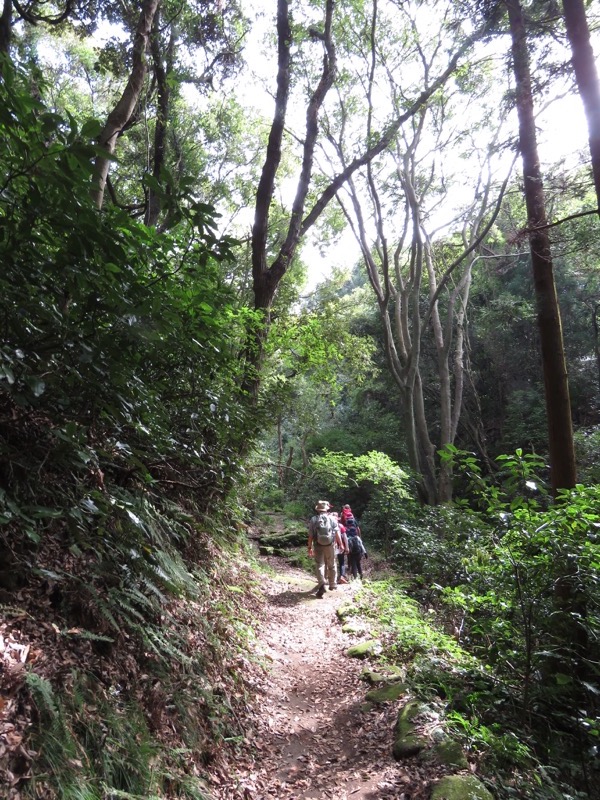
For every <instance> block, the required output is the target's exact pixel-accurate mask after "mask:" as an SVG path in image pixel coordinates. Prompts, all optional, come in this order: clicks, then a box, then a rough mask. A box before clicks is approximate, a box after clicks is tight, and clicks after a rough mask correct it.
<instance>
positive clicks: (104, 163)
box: [92, 0, 160, 208]
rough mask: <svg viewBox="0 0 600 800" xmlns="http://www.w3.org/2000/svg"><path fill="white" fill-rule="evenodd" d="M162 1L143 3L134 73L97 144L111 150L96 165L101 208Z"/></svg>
mask: <svg viewBox="0 0 600 800" xmlns="http://www.w3.org/2000/svg"><path fill="white" fill-rule="evenodd" d="M159 3H160V0H145V2H144V3H143V5H142V11H141V13H140V18H139V21H138V24H137V28H136V31H135V36H134V41H133V55H132V65H131V74H130V76H129V80H128V81H127V85H126V86H125V89H124V91H123V94H122V95H121V99H120V100H119V102H118V103H117V105H116V106H115V107H114V108H113V110H112V111H111V112H110V114H109V115H108V119H107V121H106V125H105V126H104V129H103V131H102V132H101V134H100V136H99V138H98V144H99V145H100V146H101V147H103V148H104V149H105V150H106V151H107V152H108V155H104V154H103V155H99V156H97V158H96V161H95V164H94V189H93V192H92V197H93V199H94V201H95V202H96V205H97V206H98V208H102V203H103V202H104V190H105V188H106V179H107V177H108V167H109V164H110V156H111V155H112V154H113V153H114V152H115V148H116V145H117V138H118V136H119V134H120V133H121V131H122V130H123V128H124V127H125V126H126V125H127V123H128V122H129V121H130V119H131V117H132V115H133V112H134V110H135V107H136V105H137V102H138V100H139V98H140V95H141V93H142V87H143V85H144V78H145V76H146V49H147V46H148V40H149V37H150V31H151V30H152V23H153V21H154V16H155V14H156V11H157V9H158V5H159Z"/></svg>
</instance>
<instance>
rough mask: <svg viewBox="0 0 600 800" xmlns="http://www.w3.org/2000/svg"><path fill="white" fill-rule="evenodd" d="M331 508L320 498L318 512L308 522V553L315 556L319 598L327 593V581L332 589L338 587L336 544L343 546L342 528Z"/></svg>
mask: <svg viewBox="0 0 600 800" xmlns="http://www.w3.org/2000/svg"><path fill="white" fill-rule="evenodd" d="M330 508H331V506H330V505H329V503H328V502H327V500H319V502H318V503H317V505H316V506H315V511H316V514H315V515H314V516H313V517H311V520H310V522H309V523H308V555H309V556H311V557H312V556H313V555H314V557H315V572H316V574H317V580H318V582H319V588H318V589H317V597H318V598H319V599H320V598H321V597H323V595H324V594H325V585H326V583H327V582H328V583H329V590H330V591H332V590H333V589H337V569H336V557H335V545H336V543H337V545H338V547H343V545H342V539H341V536H340V529H339V528H338V524H337V520H336V519H334V518H333V517H332V516H330V514H329V509H330Z"/></svg>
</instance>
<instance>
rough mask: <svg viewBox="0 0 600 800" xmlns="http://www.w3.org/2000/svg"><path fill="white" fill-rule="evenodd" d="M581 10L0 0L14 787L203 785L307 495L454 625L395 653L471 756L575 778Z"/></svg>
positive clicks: (583, 385) (8, 730)
mask: <svg viewBox="0 0 600 800" xmlns="http://www.w3.org/2000/svg"><path fill="white" fill-rule="evenodd" d="M599 25H600V16H599V9H598V8H597V7H596V6H595V4H593V3H585V2H583V0H581V1H580V0H564V3H563V4H560V3H558V2H554V1H553V0H548V1H546V0H539V1H538V0H535V2H529V3H521V2H520V1H519V0H485V1H484V0H481V2H479V1H476V0H473V1H472V2H471V0H464V1H463V0H416V1H415V2H403V0H373V2H362V0H347V1H346V0H338V2H336V3H334V2H333V0H318V1H317V2H293V3H288V2H287V0H277V2H273V3H272V4H269V6H268V7H266V6H265V5H264V4H260V3H255V4H252V3H246V2H238V1H237V0H231V2H230V0H222V2H218V3H211V2H205V1H204V0H181V1H180V0H178V1H177V2H172V0H162V2H161V1H160V0H143V2H141V3H137V4H136V3H131V2H119V3H114V2H110V1H108V2H101V1H100V0H90V1H89V2H86V0H66V2H64V3H60V2H57V3H54V2H45V1H44V2H42V1H41V0H29V2H26V3H17V2H16V0H3V4H2V15H1V17H0V92H1V95H2V96H1V102H0V136H1V142H2V147H1V148H0V253H1V260H2V271H1V274H0V325H1V326H2V337H1V340H0V446H1V457H0V523H1V525H0V603H1V607H2V611H3V619H2V628H1V630H0V633H1V635H2V639H1V641H2V643H3V647H4V655H3V658H4V662H3V666H4V673H3V677H2V680H3V685H2V689H3V695H2V699H1V702H0V712H1V713H2V714H3V716H4V722H3V724H4V726H5V727H4V728H3V729H2V735H3V736H4V740H3V742H4V744H3V750H2V753H1V755H0V770H1V771H0V780H3V781H4V783H5V785H6V786H7V787H8V789H7V791H8V797H10V798H17V797H21V796H22V797H63V798H90V800H91V799H92V798H103V797H111V798H112V797H150V796H152V797H203V796H205V795H204V794H203V790H202V789H201V788H198V787H199V786H200V783H199V782H201V778H202V774H203V770H205V769H206V768H208V765H209V764H210V763H211V760H212V759H214V758H215V753H216V752H217V751H218V749H219V747H221V746H222V745H223V743H224V742H226V741H229V740H230V738H231V737H230V736H229V728H228V725H229V724H230V720H231V719H232V718H234V717H235V714H236V702H237V701H236V699H235V698H236V697H238V696H239V692H238V690H239V691H242V690H241V689H240V688H239V687H240V686H243V674H242V669H241V667H240V662H239V654H240V652H243V650H244V648H245V647H246V646H247V642H248V639H249V636H250V633H249V631H250V629H251V613H250V611H248V612H247V614H243V615H242V616H240V605H239V604H240V599H239V597H238V592H239V591H241V590H240V589H239V586H240V581H241V580H242V579H241V577H240V574H239V566H240V564H251V563H252V561H253V554H252V552H251V550H250V549H249V545H248V541H247V526H248V525H249V524H250V523H251V522H252V520H253V519H254V517H255V515H256V514H257V513H258V512H260V511H264V510H265V509H266V510H269V509H271V510H277V511H279V512H283V513H285V514H286V515H288V516H289V517H290V518H291V519H296V520H303V519H304V520H305V519H306V518H307V517H308V516H309V515H310V513H311V509H312V508H313V506H314V503H315V501H316V500H317V499H318V498H323V497H327V498H329V499H330V500H331V501H332V502H335V503H336V504H339V503H341V502H350V503H351V504H352V506H353V508H354V509H355V511H356V513H357V514H358V516H359V517H360V520H361V525H362V527H363V531H364V534H365V536H367V537H369V539H370V541H371V542H372V546H373V547H375V548H377V549H378V550H379V551H380V553H381V554H382V557H384V558H385V559H386V562H387V564H388V565H390V566H392V567H393V568H395V569H397V570H398V572H399V573H401V574H403V575H405V576H407V581H408V583H407V586H408V588H409V590H410V591H411V592H412V593H413V595H414V596H415V597H417V598H418V599H419V600H420V601H422V602H423V603H425V604H426V605H427V606H429V607H433V608H435V609H437V610H438V612H439V614H440V619H442V620H443V622H442V623H441V624H442V625H445V626H446V627H447V628H448V630H449V632H450V633H452V634H453V635H454V637H455V639H456V641H457V644H458V645H460V646H461V647H464V648H465V649H466V650H467V651H468V652H469V653H470V654H471V656H472V657H473V658H476V659H479V660H480V661H479V662H478V664H479V666H477V667H475V666H473V664H472V663H471V665H470V666H469V668H468V669H467V668H465V672H464V673H463V672H461V673H460V680H458V679H457V673H456V670H454V672H453V671H452V670H449V671H446V672H444V669H442V668H440V669H441V673H440V674H436V675H433V673H427V675H424V674H421V678H420V680H421V689H422V691H423V692H426V691H432V692H433V691H436V692H438V694H441V695H443V696H444V697H445V698H447V700H448V703H449V706H450V707H451V709H452V714H453V720H454V725H455V726H456V727H457V729H458V730H461V731H462V735H463V736H465V737H466V738H467V739H468V740H469V741H470V743H471V746H472V747H473V748H474V750H478V749H479V751H480V752H481V753H482V754H485V756H486V758H487V759H488V760H487V762H486V763H487V769H488V770H489V771H490V772H494V771H495V774H498V775H506V774H509V773H511V774H512V773H513V772H514V771H515V770H517V771H520V772H522V773H523V775H527V776H529V778H528V779H527V781H529V782H527V781H526V783H525V784H523V785H524V786H525V785H526V787H527V788H524V789H523V790H522V791H523V792H524V794H522V795H521V796H531V797H540V798H542V797H544V798H550V797H552V798H554V797H567V796H569V797H570V796H573V797H577V796H581V797H591V796H593V793H594V786H596V785H597V779H598V761H597V742H598V737H600V716H599V706H598V696H599V691H600V690H599V688H598V659H599V656H600V650H599V647H598V633H599V617H598V612H599V608H598V605H599V602H600V549H599V546H598V526H599V525H600V505H599V501H600V494H599V489H598V486H599V484H600V457H599V455H598V454H599V452H600V332H599V324H600V266H599V265H600V236H599V233H600V228H599V225H600V222H599V214H600V212H599V197H600V84H599V81H598V74H597V67H596V63H595V58H594V51H595V52H596V53H598V51H599V49H600V43H599V39H598V29H599ZM565 101H569V102H570V103H571V105H566V106H562V108H566V109H571V112H569V111H566V112H565V111H563V112H561V113H562V114H563V116H564V114H565V113H567V114H569V113H574V112H573V111H572V109H573V108H575V105H574V104H577V108H578V109H579V108H581V109H583V111H584V112H585V114H583V113H582V116H581V117H580V118H577V117H574V118H575V119H580V122H573V131H572V137H571V135H569V136H568V141H565V136H564V134H557V131H558V130H562V127H560V128H559V127H558V126H557V123H556V117H554V118H553V117H552V113H553V108H555V106H556V104H558V103H560V102H565ZM553 119H554V122H553V121H552V120H553ZM586 123H587V130H584V126H585V125H586ZM577 128H579V129H577ZM567 130H568V126H567ZM578 137H579V138H578ZM572 142H573V143H575V142H579V144H578V145H575V144H573V143H572ZM323 274H325V276H326V277H325V278H324V279H323V280H322V281H321V282H319V283H317V282H316V276H317V275H323ZM246 588H247V587H246ZM245 591H246V589H244V592H245ZM250 594H251V592H250ZM247 607H248V608H251V604H248V606H247ZM442 673H443V677H440V675H441V674H442ZM236 687H237V689H236ZM165 709H170V711H169V714H170V718H171V729H172V736H173V740H174V741H176V745H174V744H173V742H165V740H164V726H163V722H164V720H163V715H164V714H166V713H167V712H166V711H165ZM490 717H491V718H490ZM6 726H8V727H6ZM107 730H110V731H111V742H112V744H111V746H110V747H106V746H105V745H106V741H107ZM8 734H10V735H11V736H12V737H13V738H12V739H11V738H10V736H8ZM15 736H16V737H17V739H15V738H14V737H15ZM7 737H8V738H7ZM161 737H162V738H161ZM17 740H18V741H17ZM15 742H16V744H15ZM190 753H192V754H193V755H192V756H190ZM82 754H84V755H82ZM482 757H483V756H482ZM190 763H193V768H191V767H190ZM156 764H160V767H159V768H158V767H156ZM540 776H541V777H540ZM524 780H525V779H524ZM594 781H596V784H595V783H594ZM499 785H500V786H502V785H506V786H507V785H508V782H506V781H503V780H500V782H499ZM510 793H511V791H510V790H509V789H508V788H507V789H506V796H509V795H510ZM513 794H514V793H513Z"/></svg>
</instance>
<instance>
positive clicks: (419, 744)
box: [392, 733, 427, 761]
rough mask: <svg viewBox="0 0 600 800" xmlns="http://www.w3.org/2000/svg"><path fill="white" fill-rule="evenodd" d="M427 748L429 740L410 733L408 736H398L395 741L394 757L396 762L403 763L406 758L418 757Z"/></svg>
mask: <svg viewBox="0 0 600 800" xmlns="http://www.w3.org/2000/svg"><path fill="white" fill-rule="evenodd" d="M426 747H427V740H426V739H425V738H423V737H422V736H419V735H418V734H416V733H410V734H407V735H406V736H396V738H395V739H394V746H393V747H392V755H393V756H394V758H395V759H396V761H402V760H403V759H405V758H412V757H413V756H416V755H418V754H419V753H420V752H421V750H424V749H425V748H426Z"/></svg>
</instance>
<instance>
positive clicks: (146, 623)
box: [7, 500, 259, 800]
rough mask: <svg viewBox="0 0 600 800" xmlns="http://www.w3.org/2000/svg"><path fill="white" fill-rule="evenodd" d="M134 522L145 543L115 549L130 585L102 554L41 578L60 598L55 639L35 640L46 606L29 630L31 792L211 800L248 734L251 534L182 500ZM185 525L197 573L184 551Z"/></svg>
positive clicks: (32, 616) (25, 787) (144, 506)
mask: <svg viewBox="0 0 600 800" xmlns="http://www.w3.org/2000/svg"><path fill="white" fill-rule="evenodd" d="M131 516H135V524H134V528H135V529H136V530H137V531H138V533H139V531H143V532H144V536H143V537H142V536H138V538H137V540H136V542H135V545H136V547H137V548H138V549H137V550H136V551H134V547H133V545H134V542H133V541H132V540H131V539H130V540H129V541H128V540H127V539H125V538H123V539H122V540H121V541H120V542H119V544H118V546H117V544H116V543H115V542H114V541H113V546H115V547H116V548H117V549H116V550H115V555H116V556H117V557H118V558H119V561H118V562H117V563H120V564H121V574H120V575H119V576H118V579H117V578H116V577H115V576H114V573H113V577H112V580H107V577H106V573H105V570H104V567H103V559H101V558H91V557H90V555H91V554H90V555H89V556H88V558H87V559H85V560H83V559H81V558H80V559H73V560H72V562H71V563H70V569H69V571H67V570H66V569H65V568H64V566H63V569H62V570H59V569H58V567H54V568H53V569H49V568H46V567H43V568H41V567H40V568H39V570H38V571H39V572H40V578H39V581H40V582H39V584H38V585H39V587H41V588H42V591H44V592H45V593H46V594H48V595H50V596H52V597H53V598H55V599H54V602H55V605H56V608H55V609H52V610H51V612H50V616H49V619H51V620H52V626H53V631H54V634H53V635H54V637H55V639H54V641H52V642H49V641H47V640H41V641H37V642H36V641H35V636H36V633H35V628H36V627H39V626H40V623H41V622H42V619H41V611H42V609H40V608H38V607H36V606H35V604H33V605H31V606H29V612H28V622H29V628H28V627H27V625H26V624H24V623H22V622H20V627H21V629H22V631H21V635H22V636H23V641H25V637H27V641H29V642H32V643H33V644H34V646H35V649H36V650H39V652H40V654H41V658H39V659H38V662H36V663H33V664H32V666H31V668H30V669H29V671H28V672H27V674H26V678H25V681H24V684H23V686H22V688H21V692H20V694H21V697H22V702H23V703H24V704H25V705H26V706H27V707H28V709H29V712H28V713H29V719H30V722H29V726H28V733H27V746H28V747H29V748H30V750H31V751H32V752H33V753H35V757H34V760H33V763H32V769H31V777H30V778H29V779H28V780H25V779H24V780H23V781H22V796H23V797H36V798H37V797H40V796H43V797H44V798H61V800H62V799H63V798H66V800H104V799H105V798H136V799H138V800H142V798H143V799H144V800H146V798H157V800H158V798H161V800H162V798H181V799H182V800H184V799H185V800H188V798H189V800H197V799H198V798H205V797H207V796H208V795H207V793H206V788H205V782H204V780H203V777H205V776H206V772H207V769H209V768H210V766H211V765H212V764H213V763H214V762H215V761H216V760H218V757H219V752H220V751H221V750H222V748H223V747H234V748H235V745H236V743H237V742H238V741H240V740H241V739H242V738H243V731H242V729H241V728H240V726H239V723H238V721H237V720H238V719H239V717H240V713H241V712H240V709H242V708H243V707H244V706H245V691H246V690H245V686H244V684H243V679H242V674H243V667H244V664H246V663H247V660H248V658H250V657H251V656H249V655H248V650H249V649H250V650H251V648H250V647H249V644H250V642H251V641H252V639H253V637H254V633H253V629H252V616H251V613H252V612H251V610H250V609H251V608H253V607H256V603H257V602H259V601H258V593H257V591H256V583H255V579H254V576H253V573H252V572H249V571H248V570H246V569H242V567H241V565H242V564H245V563H247V561H249V560H251V555H250V553H249V551H248V549H247V545H245V543H244V539H243V538H238V537H237V536H236V535H235V530H234V528H233V527H231V523H227V522H226V517H225V515H224V514H221V517H220V522H219V518H218V517H216V516H215V518H214V519H211V520H209V519H208V518H205V519H204V520H203V524H202V525H200V524H199V523H198V522H197V521H196V520H195V519H194V517H193V515H191V514H189V513H185V512H184V511H183V510H182V509H181V508H180V507H178V506H177V505H176V504H168V505H167V506H165V507H163V508H162V509H161V510H160V511H159V509H158V508H157V507H156V506H155V505H154V504H153V503H150V502H148V501H147V500H146V501H144V502H142V501H141V500H140V501H139V502H138V503H137V505H136V506H135V512H132V515H131ZM228 524H229V529H227V527H228ZM178 530H179V534H180V535H182V536H183V535H184V534H185V536H186V539H187V540H188V545H189V548H190V549H191V550H193V551H194V552H195V553H196V562H195V565H194V562H191V561H188V560H186V559H185V558H184V556H183V548H182V547H181V549H177V548H176V547H175V546H174V544H173V541H174V536H175V534H176V533H177V531H178ZM122 533H123V531H122ZM181 545H182V543H181V542H180V546H181ZM142 554H143V555H142ZM83 567H85V572H82V571H80V570H82V568H83ZM84 576H85V580H84ZM46 611H47V609H46ZM7 616H9V617H10V613H9V614H8V615H7ZM28 634H29V635H28ZM38 663H39V664H40V666H38Z"/></svg>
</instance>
